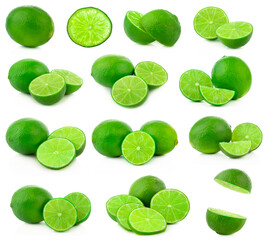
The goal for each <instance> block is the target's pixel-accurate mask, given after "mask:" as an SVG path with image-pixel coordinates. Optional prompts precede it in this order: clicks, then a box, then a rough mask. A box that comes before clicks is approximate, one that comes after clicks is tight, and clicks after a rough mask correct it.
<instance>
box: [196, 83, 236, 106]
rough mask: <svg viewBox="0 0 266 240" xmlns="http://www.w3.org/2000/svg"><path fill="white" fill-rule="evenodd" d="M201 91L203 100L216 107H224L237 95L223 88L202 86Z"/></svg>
mask: <svg viewBox="0 0 266 240" xmlns="http://www.w3.org/2000/svg"><path fill="white" fill-rule="evenodd" d="M199 90H200V95H201V96H202V98H203V99H204V100H205V101H206V102H207V103H209V104H211V105H214V106H222V105H225V104H226V103H229V102H230V101H231V99H232V98H233V97H234V95H235V91H232V90H227V89H222V88H213V87H205V86H200V87H199Z"/></svg>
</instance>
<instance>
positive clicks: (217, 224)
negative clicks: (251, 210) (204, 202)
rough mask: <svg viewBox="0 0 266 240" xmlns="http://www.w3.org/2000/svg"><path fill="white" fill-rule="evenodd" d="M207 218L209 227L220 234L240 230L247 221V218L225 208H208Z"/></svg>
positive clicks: (228, 233)
mask: <svg viewBox="0 0 266 240" xmlns="http://www.w3.org/2000/svg"><path fill="white" fill-rule="evenodd" d="M206 220H207V223H208V225H209V227H210V228H211V229H212V230H213V231H215V232H216V233H218V234H221V235H230V234H233V233H236V232H238V231H239V230H240V229H241V228H242V227H243V226H244V225H245V223H246V220H247V219H246V218H245V217H242V216H240V215H238V214H235V213H230V212H227V211H224V210H220V209H215V208H208V210H207V213H206Z"/></svg>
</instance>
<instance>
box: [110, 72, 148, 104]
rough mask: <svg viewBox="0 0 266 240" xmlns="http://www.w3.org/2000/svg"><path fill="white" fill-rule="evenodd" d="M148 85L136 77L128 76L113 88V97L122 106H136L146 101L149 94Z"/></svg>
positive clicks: (117, 82)
mask: <svg viewBox="0 0 266 240" xmlns="http://www.w3.org/2000/svg"><path fill="white" fill-rule="evenodd" d="M148 90H149V89H148V85H147V83H146V82H145V81H144V80H142V79H141V78H139V77H136V76H126V77H123V78H121V79H119V80H118V81H116V82H115V84H114V85H113V87H112V93H111V94H112V97H113V99H114V101H115V102H116V103H118V104H120V105H121V106H124V107H131V106H136V105H138V104H140V103H141V102H143V101H144V99H145V98H146V97H147V94H148Z"/></svg>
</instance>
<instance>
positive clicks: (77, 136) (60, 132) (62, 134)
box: [48, 127, 86, 156]
mask: <svg viewBox="0 0 266 240" xmlns="http://www.w3.org/2000/svg"><path fill="white" fill-rule="evenodd" d="M53 138H66V139H67V140H69V141H70V142H72V143H73V144H74V146H75V148H76V154H77V156H79V155H80V154H81V153H82V152H83V151H84V149H85V146H86V136H85V134H84V132H83V131H82V130H80V129H79V128H77V127H62V128H59V129H57V130H55V131H54V132H52V133H51V134H50V136H49V137H48V139H53Z"/></svg>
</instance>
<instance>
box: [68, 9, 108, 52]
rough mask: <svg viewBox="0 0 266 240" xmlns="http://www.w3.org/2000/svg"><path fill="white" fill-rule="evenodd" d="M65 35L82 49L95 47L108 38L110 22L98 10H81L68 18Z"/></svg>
mask: <svg viewBox="0 0 266 240" xmlns="http://www.w3.org/2000/svg"><path fill="white" fill-rule="evenodd" d="M67 33H68V36H69V37H70V39H71V40H72V41H73V42H74V43H76V44H78V45H80V46H82V47H95V46H98V45H100V44H102V43H103V42H105V41H106V40H107V39H108V38H109V37H110V35H111V33H112V22H111V20H110V19H109V17H108V16H107V15H106V14H105V13H104V12H103V11H101V10H100V9H97V8H94V7H87V8H81V9H78V10H77V11H76V12H74V13H73V15H72V16H71V17H70V18H69V20H68V23H67Z"/></svg>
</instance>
